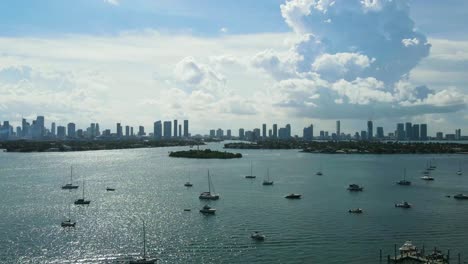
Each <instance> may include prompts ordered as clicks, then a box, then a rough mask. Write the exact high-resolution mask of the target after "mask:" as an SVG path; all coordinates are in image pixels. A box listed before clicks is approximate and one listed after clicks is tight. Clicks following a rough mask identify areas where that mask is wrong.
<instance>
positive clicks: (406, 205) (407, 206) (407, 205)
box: [395, 202, 411, 208]
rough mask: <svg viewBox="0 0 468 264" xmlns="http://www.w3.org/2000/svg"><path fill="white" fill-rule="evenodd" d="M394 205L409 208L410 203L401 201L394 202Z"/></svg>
mask: <svg viewBox="0 0 468 264" xmlns="http://www.w3.org/2000/svg"><path fill="white" fill-rule="evenodd" d="M395 207H400V208H411V204H409V203H408V202H401V203H397V204H395Z"/></svg>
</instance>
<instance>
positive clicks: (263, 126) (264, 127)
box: [262, 124, 267, 139]
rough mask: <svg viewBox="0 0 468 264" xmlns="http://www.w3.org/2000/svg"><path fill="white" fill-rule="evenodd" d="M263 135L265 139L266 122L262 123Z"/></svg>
mask: <svg viewBox="0 0 468 264" xmlns="http://www.w3.org/2000/svg"><path fill="white" fill-rule="evenodd" d="M262 137H263V139H265V138H266V137H267V128H266V124H263V125H262Z"/></svg>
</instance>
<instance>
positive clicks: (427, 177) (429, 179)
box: [421, 175, 434, 181]
mask: <svg viewBox="0 0 468 264" xmlns="http://www.w3.org/2000/svg"><path fill="white" fill-rule="evenodd" d="M421 180H425V181H433V180H434V178H433V177H431V176H428V175H425V176H422V177H421Z"/></svg>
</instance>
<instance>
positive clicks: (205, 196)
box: [198, 170, 219, 200]
mask: <svg viewBox="0 0 468 264" xmlns="http://www.w3.org/2000/svg"><path fill="white" fill-rule="evenodd" d="M212 185H213V183H211V177H210V170H208V191H207V192H202V193H201V194H200V196H198V198H199V199H203V200H218V199H219V194H217V193H215V190H214V186H212ZM211 189H213V192H211Z"/></svg>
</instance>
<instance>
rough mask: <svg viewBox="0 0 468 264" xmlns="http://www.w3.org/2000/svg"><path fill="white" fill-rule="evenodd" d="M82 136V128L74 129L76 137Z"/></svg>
mask: <svg viewBox="0 0 468 264" xmlns="http://www.w3.org/2000/svg"><path fill="white" fill-rule="evenodd" d="M83 136H84V134H83V129H78V130H77V131H76V137H78V138H82V137H83Z"/></svg>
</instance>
